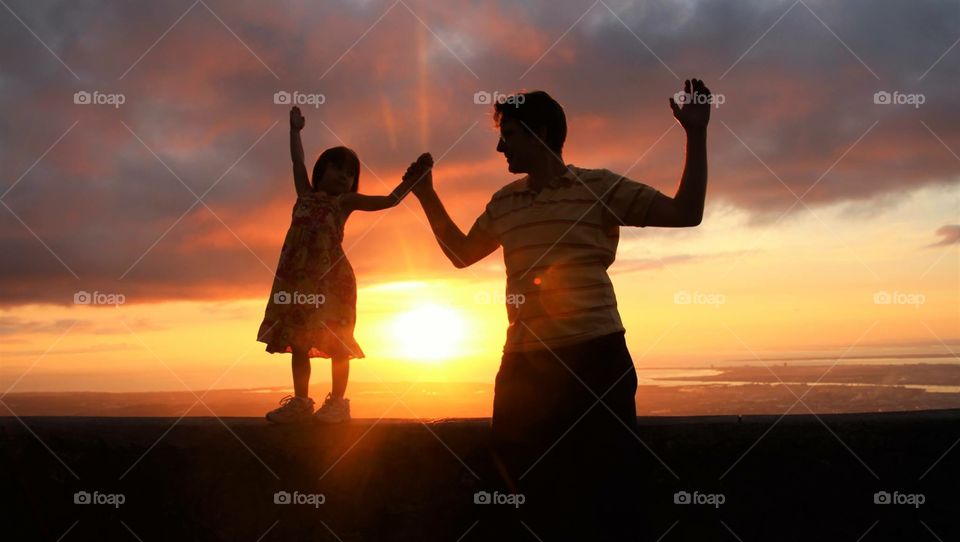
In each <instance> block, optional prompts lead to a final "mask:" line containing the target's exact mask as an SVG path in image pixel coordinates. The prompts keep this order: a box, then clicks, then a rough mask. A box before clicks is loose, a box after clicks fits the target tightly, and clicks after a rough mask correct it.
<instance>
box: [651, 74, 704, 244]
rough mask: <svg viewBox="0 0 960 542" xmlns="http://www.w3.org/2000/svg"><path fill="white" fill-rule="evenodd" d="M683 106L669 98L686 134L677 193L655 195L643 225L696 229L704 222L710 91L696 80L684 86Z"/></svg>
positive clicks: (675, 115) (674, 113) (674, 114)
mask: <svg viewBox="0 0 960 542" xmlns="http://www.w3.org/2000/svg"><path fill="white" fill-rule="evenodd" d="M684 93H685V94H684V95H685V96H686V97H687V98H688V100H684V103H683V107H680V106H679V105H677V102H675V101H674V100H673V98H670V108H671V109H672V110H673V116H674V117H675V118H676V119H677V121H678V122H679V123H680V125H681V126H682V127H683V129H684V130H685V131H686V134H687V153H686V159H685V161H684V166H683V175H682V176H681V177H680V186H679V187H678V188H677V194H676V195H675V196H674V197H673V198H670V197H668V196H665V195H663V194H661V193H657V195H656V197H655V198H654V200H653V202H651V204H650V210H649V211H647V218H646V220H645V221H644V225H646V226H661V227H667V228H684V227H692V226H698V225H699V224H700V222H701V221H702V220H703V207H704V203H705V201H706V197H707V123H708V122H709V121H710V107H711V106H712V99H711V95H710V90H709V89H708V88H707V87H706V85H704V84H703V81H701V80H699V79H693V80H692V84H691V81H690V80H687V81H686V82H685V83H684Z"/></svg>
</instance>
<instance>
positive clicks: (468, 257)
mask: <svg viewBox="0 0 960 542" xmlns="http://www.w3.org/2000/svg"><path fill="white" fill-rule="evenodd" d="M424 156H426V157H427V160H424ZM424 156H421V157H420V159H418V160H417V162H415V163H414V164H411V166H410V168H411V169H412V170H413V171H412V172H411V170H410V169H408V170H407V171H408V172H410V173H409V175H410V177H411V182H412V189H413V193H414V194H416V196H417V199H418V200H420V205H421V206H422V207H423V211H424V213H425V214H426V215H427V220H428V221H429V222H430V229H432V230H433V235H434V237H436V239H437V243H438V244H439V245H440V249H441V250H443V253H444V255H446V257H447V258H448V259H449V260H450V262H451V263H453V265H454V267H457V268H458V269H462V268H464V267H467V266H469V265H473V264H474V263H476V262H478V261H480V260H482V259H483V258H485V257H487V256H488V255H490V253H492V252H493V251H494V250H497V247H499V246H500V242H499V241H497V240H496V239H494V238H493V237H492V236H490V235H489V234H488V233H487V232H484V231H483V230H481V229H478V228H476V227H474V228H472V229H471V230H470V233H468V234H466V235H464V233H463V231H461V230H460V228H459V227H458V226H457V224H456V223H455V222H454V221H453V219H452V218H450V214H449V213H447V209H446V208H445V207H444V206H443V202H442V201H440V196H438V195H437V192H436V191H435V190H434V189H433V171H432V167H433V159H432V158H429V155H424ZM427 162H428V164H429V165H427ZM418 164H419V166H418Z"/></svg>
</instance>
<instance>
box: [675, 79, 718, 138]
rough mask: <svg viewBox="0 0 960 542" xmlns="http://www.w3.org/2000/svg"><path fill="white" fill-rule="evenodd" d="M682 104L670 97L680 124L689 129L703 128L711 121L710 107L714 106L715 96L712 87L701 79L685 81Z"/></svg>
mask: <svg viewBox="0 0 960 542" xmlns="http://www.w3.org/2000/svg"><path fill="white" fill-rule="evenodd" d="M678 94H679V96H681V99H680V102H681V103H680V104H679V105H678V104H677V102H676V101H675V100H674V99H673V98H670V109H672V110H673V117H674V118H675V119H677V122H679V123H680V126H683V128H684V129H685V130H687V131H690V130H703V129H704V128H706V127H707V123H708V122H710V108H711V107H712V106H713V96H712V95H711V94H710V89H708V88H707V86H706V85H704V84H703V81H702V80H700V79H687V80H686V81H684V83H683V93H682V94H680V93H678Z"/></svg>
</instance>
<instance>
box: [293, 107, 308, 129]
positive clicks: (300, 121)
mask: <svg viewBox="0 0 960 542" xmlns="http://www.w3.org/2000/svg"><path fill="white" fill-rule="evenodd" d="M306 123H307V119H305V118H303V115H301V114H300V108H299V107H297V106H293V107H291V108H290V129H291V130H296V131H300V130H303V125H304V124H306Z"/></svg>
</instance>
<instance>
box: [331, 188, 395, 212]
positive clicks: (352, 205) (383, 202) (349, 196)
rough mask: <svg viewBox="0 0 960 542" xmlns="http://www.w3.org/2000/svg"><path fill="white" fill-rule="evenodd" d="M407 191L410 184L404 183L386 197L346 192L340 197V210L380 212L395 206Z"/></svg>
mask: <svg viewBox="0 0 960 542" xmlns="http://www.w3.org/2000/svg"><path fill="white" fill-rule="evenodd" d="M409 191H410V183H409V182H407V181H404V182H402V183H400V184H398V185H397V186H396V188H394V189H393V191H391V192H390V194H388V195H386V196H368V195H366V194H357V193H356V192H346V193H343V194H341V195H340V208H341V209H344V210H345V211H347V212H352V211H382V210H384V209H389V208H390V207H394V206H396V205H397V204H398V203H400V200H402V199H403V198H404V196H406V195H407V193H408V192H409Z"/></svg>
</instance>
